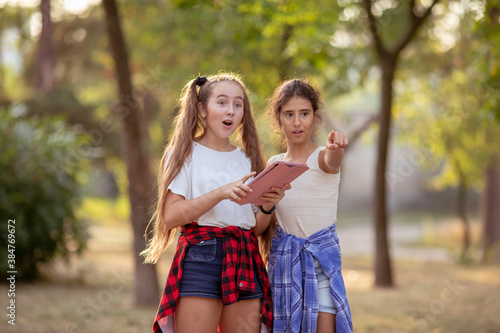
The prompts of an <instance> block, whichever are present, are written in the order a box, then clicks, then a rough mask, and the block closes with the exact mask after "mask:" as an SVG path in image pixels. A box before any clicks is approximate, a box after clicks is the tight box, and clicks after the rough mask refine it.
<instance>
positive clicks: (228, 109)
mask: <svg viewBox="0 0 500 333" xmlns="http://www.w3.org/2000/svg"><path fill="white" fill-rule="evenodd" d="M226 113H227V114H228V115H233V114H234V105H232V104H229V106H228V107H227V111H226Z"/></svg>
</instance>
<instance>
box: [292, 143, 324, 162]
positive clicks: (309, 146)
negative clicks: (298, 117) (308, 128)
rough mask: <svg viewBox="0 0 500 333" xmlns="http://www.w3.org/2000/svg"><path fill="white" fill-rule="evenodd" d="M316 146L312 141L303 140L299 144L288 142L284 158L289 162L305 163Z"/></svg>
mask: <svg viewBox="0 0 500 333" xmlns="http://www.w3.org/2000/svg"><path fill="white" fill-rule="evenodd" d="M316 147H317V146H316V145H315V144H314V143H313V142H312V141H308V142H304V143H303V144H300V145H294V144H290V143H288V144H287V152H286V155H285V160H286V161H289V162H298V163H305V162H306V161H307V158H308V157H309V155H311V153H312V152H313V151H314V150H315V149H316Z"/></svg>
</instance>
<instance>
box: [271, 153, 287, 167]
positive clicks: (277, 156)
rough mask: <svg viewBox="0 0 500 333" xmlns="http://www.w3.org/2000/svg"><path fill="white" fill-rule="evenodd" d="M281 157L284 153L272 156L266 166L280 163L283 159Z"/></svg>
mask: <svg viewBox="0 0 500 333" xmlns="http://www.w3.org/2000/svg"><path fill="white" fill-rule="evenodd" d="M283 155H284V153H282V154H278V155H274V156H272V157H271V158H270V159H269V160H268V161H267V165H270V164H272V163H274V162H276V161H281V160H282V159H283Z"/></svg>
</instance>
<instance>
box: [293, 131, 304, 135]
mask: <svg viewBox="0 0 500 333" xmlns="http://www.w3.org/2000/svg"><path fill="white" fill-rule="evenodd" d="M303 132H304V131H293V132H292V133H293V134H295V135H299V134H302V133H303Z"/></svg>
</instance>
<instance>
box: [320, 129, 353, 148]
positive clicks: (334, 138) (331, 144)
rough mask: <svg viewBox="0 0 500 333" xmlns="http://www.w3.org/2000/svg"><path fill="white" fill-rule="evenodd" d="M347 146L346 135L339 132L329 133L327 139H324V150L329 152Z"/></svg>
mask: <svg viewBox="0 0 500 333" xmlns="http://www.w3.org/2000/svg"><path fill="white" fill-rule="evenodd" d="M348 144H349V139H348V138H347V135H345V134H342V133H340V132H335V131H331V132H330V134H328V139H326V145H325V146H326V148H327V149H330V150H336V149H339V148H345V147H347V145H348Z"/></svg>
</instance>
